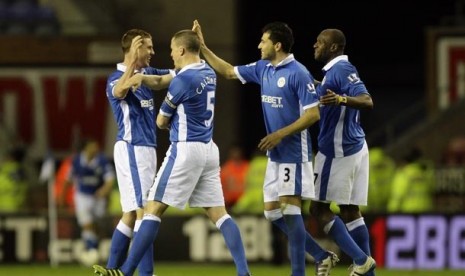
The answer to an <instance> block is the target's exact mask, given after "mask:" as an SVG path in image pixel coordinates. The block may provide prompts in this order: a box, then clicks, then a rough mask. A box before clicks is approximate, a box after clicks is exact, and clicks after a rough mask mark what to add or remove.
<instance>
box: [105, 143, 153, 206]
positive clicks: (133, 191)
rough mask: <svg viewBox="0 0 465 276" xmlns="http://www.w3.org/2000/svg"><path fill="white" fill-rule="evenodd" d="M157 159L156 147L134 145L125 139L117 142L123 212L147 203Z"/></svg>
mask: <svg viewBox="0 0 465 276" xmlns="http://www.w3.org/2000/svg"><path fill="white" fill-rule="evenodd" d="M156 160H157V155H156V151H155V148H154V147H143V146H133V145H131V144H128V143H126V142H124V141H118V142H117V143H116V144H115V148H114V162H115V168H116V176H117V181H118V188H119V191H120V200H121V206H122V209H123V212H130V211H134V210H137V209H140V208H142V207H143V206H144V205H145V203H146V200H147V193H148V190H149V189H150V187H151V185H152V183H153V179H154V178H155V173H156V164H157V161H156Z"/></svg>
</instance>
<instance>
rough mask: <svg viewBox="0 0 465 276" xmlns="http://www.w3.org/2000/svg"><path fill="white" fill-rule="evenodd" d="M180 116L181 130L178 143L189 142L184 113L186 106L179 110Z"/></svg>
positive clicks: (180, 107)
mask: <svg viewBox="0 0 465 276" xmlns="http://www.w3.org/2000/svg"><path fill="white" fill-rule="evenodd" d="M177 110H178V115H179V121H178V122H179V130H178V135H179V136H178V141H186V140H187V118H186V113H185V112H184V105H183V104H180V105H179V106H178V108H177Z"/></svg>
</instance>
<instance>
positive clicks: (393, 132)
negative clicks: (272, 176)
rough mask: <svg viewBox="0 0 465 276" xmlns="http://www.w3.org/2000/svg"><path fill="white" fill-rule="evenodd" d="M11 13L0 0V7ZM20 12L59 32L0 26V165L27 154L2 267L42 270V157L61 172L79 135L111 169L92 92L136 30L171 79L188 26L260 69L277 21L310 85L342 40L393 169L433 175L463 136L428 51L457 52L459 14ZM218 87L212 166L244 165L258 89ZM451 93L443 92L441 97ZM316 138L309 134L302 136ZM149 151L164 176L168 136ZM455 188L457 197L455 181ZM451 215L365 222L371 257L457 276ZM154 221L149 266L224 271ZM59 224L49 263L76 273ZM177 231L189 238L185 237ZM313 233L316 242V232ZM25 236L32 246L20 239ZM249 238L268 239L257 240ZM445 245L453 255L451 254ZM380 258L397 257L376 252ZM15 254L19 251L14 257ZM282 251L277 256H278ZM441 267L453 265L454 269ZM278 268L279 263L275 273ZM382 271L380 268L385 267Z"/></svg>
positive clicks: (253, 133)
mask: <svg viewBox="0 0 465 276" xmlns="http://www.w3.org/2000/svg"><path fill="white" fill-rule="evenodd" d="M20 1H21V0H2V1H0V6H1V5H11V4H12V3H13V2H20ZM24 1H28V0H24ZM31 2H34V3H36V4H38V5H42V6H50V7H51V8H52V9H53V10H54V11H55V14H56V18H57V24H56V25H52V26H51V27H50V26H49V28H48V29H47V28H42V29H40V30H39V28H36V27H33V26H35V24H36V23H34V22H31V20H30V19H31V18H29V19H27V16H26V20H25V21H26V23H27V24H26V27H24V26H23V27H24V29H21V28H19V27H17V26H16V28H13V27H11V28H10V25H12V24H13V23H18V25H20V27H21V22H13V20H11V19H9V18H8V17H7V15H6V14H4V13H0V19H1V21H0V30H1V32H2V33H1V35H0V129H1V133H2V134H1V136H0V137H1V142H2V147H1V148H0V149H1V151H0V154H3V153H5V152H6V151H7V150H8V149H9V146H11V145H18V144H20V145H23V146H25V147H26V149H27V160H28V165H29V171H30V175H32V177H31V178H30V180H31V181H30V182H31V183H29V184H30V190H31V196H30V198H29V200H28V204H27V205H25V206H24V208H22V210H21V212H19V213H2V215H0V233H1V237H2V238H1V241H2V242H1V243H0V246H1V248H2V251H1V253H2V254H1V255H0V256H1V262H5V263H11V262H13V263H14V262H20V263H23V264H24V263H29V262H34V261H38V262H47V261H48V257H49V256H48V254H49V251H48V250H50V249H49V248H48V243H47V242H46V241H47V237H48V221H47V216H48V213H47V211H46V209H47V200H46V198H47V190H46V185H45V184H44V183H41V182H40V181H38V175H39V170H40V168H41V166H42V164H43V163H44V162H43V161H44V159H45V158H46V157H47V156H49V155H48V154H49V153H51V154H52V156H53V157H54V158H55V161H56V163H57V164H58V163H59V161H60V160H61V159H62V158H63V157H65V156H66V155H67V154H69V153H70V151H71V149H72V147H73V145H74V143H75V142H76V141H78V140H79V139H80V138H82V137H83V136H89V135H90V136H94V137H97V138H98V139H99V140H100V141H101V142H102V143H103V145H104V147H105V152H106V153H107V155H108V156H111V153H112V147H113V142H114V136H115V129H114V124H113V121H112V118H111V114H110V113H109V110H108V107H107V103H106V99H105V96H104V93H101V91H103V89H104V85H105V77H106V74H107V73H108V72H111V71H112V70H113V68H114V64H115V63H116V62H119V61H120V59H121V52H120V48H119V40H120V37H121V34H122V33H124V32H125V31H126V30H127V29H129V28H133V27H137V28H142V29H146V30H148V31H149V32H150V33H152V34H153V38H154V46H155V52H156V53H155V57H154V58H153V59H152V65H153V66H156V67H161V68H164V67H171V66H172V61H171V59H170V57H169V40H170V38H171V35H172V34H173V33H174V32H176V31H178V30H180V29H185V28H191V26H192V21H193V20H194V19H199V21H200V23H201V24H202V27H203V31H204V34H205V37H206V40H207V42H208V45H209V47H210V48H211V49H212V50H214V51H215V52H216V53H217V54H218V55H219V56H221V57H224V58H225V59H226V60H228V61H231V63H232V64H244V63H248V62H251V61H255V60H256V59H258V58H259V51H258V49H257V46H258V43H259V39H260V35H261V32H260V30H261V27H263V25H264V24H266V23H268V22H270V21H275V20H279V21H285V22H287V23H289V25H290V26H291V27H292V28H293V30H294V34H295V38H296V43H295V46H294V50H293V52H294V54H295V56H296V57H297V58H298V59H299V60H300V61H301V62H302V63H304V64H305V65H306V66H307V67H308V68H309V70H310V71H311V72H312V73H313V74H314V76H315V77H316V78H321V71H320V69H321V66H322V65H321V64H318V63H316V62H315V61H314V60H313V44H314V42H315V38H316V36H317V35H318V33H319V32H320V31H321V30H322V29H324V28H329V27H335V28H340V29H342V30H343V31H344V32H345V34H346V36H347V48H346V53H347V54H348V55H349V58H350V59H351V61H352V62H353V63H354V64H356V65H357V67H358V70H359V73H360V75H361V77H362V79H363V80H364V82H365V83H366V85H367V87H368V88H369V90H370V92H371V93H372V96H373V98H374V103H375V109H374V110H372V111H370V112H369V113H368V112H367V113H365V112H363V113H362V122H363V124H364V127H365V130H366V133H367V139H368V141H369V144H370V145H371V146H381V147H383V148H384V149H386V151H387V152H388V153H389V154H391V155H392V156H393V157H395V158H396V159H400V158H401V157H402V154H403V153H405V152H408V151H409V149H411V148H413V147H419V148H421V149H422V150H423V152H424V154H425V156H427V157H429V158H431V159H432V160H434V161H435V162H438V161H439V159H440V157H441V153H442V152H443V151H444V149H445V148H446V147H447V143H448V142H449V139H450V138H451V137H453V136H456V135H465V127H463V118H464V117H465V108H464V106H465V105H464V100H463V96H464V94H465V92H463V91H462V90H460V91H449V93H450V94H452V96H450V101H449V102H446V104H445V105H442V106H439V104H438V100H437V99H438V97H439V94H440V91H441V89H440V88H441V87H440V86H439V82H440V79H438V78H439V77H438V75H439V74H440V72H439V71H438V69H437V68H438V66H439V64H441V63H442V62H444V61H443V60H441V59H440V58H441V57H442V56H441V55H439V54H438V53H437V49H438V43H439V41H440V40H441V39H442V38H446V39H447V38H452V39H459V40H460V39H463V38H464V37H465V35H464V34H465V19H464V16H465V15H464V7H465V1H459V0H457V1H453V0H445V1H428V2H423V1H401V0H391V1H376V2H374V1H372V2H368V3H363V2H354V1H351V2H349V1H320V2H304V1H294V0H291V1H275V0H272V1H245V0H239V1H234V0H223V1H212V0H210V1H209V0H199V1H183V0H174V1H162V0H158V1H149V0H144V1H138V2H137V4H135V3H133V1H129V0H114V1H111V0H103V1H90V0H86V1H76V0H75V1H73V0H61V1H58V0H55V1H54V0H42V1H39V0H38V1H34V0H31ZM308 6H309V7H308ZM55 27H56V28H55ZM461 43H462V44H459V45H458V46H457V45H455V44H454V45H453V47H454V49H458V50H457V51H458V54H456V55H455V56H454V55H452V57H451V55H449V56H447V58H449V59H452V61H451V60H447V61H449V63H451V64H452V65H455V64H457V63H459V64H462V63H464V62H463V61H464V60H465V54H464V53H465V43H463V42H461ZM457 60H458V61H457ZM446 81H449V82H451V83H453V82H455V81H458V80H456V79H455V77H454V76H452V79H450V78H449V79H447V80H446ZM218 82H219V91H218V93H217V109H216V110H217V112H216V114H215V117H216V119H215V140H216V142H217V144H218V145H219V147H220V150H221V156H222V159H223V160H224V158H225V157H226V155H227V154H226V151H227V149H228V148H229V147H230V146H231V145H233V144H240V145H241V146H243V147H244V149H245V150H246V153H247V154H248V155H249V156H250V155H251V154H252V152H253V151H254V149H255V147H256V145H257V142H258V141H259V140H260V139H261V137H263V135H264V129H263V123H262V113H261V108H260V102H259V97H257V94H258V88H257V87H256V86H254V85H241V84H239V83H238V82H237V83H236V82H230V81H226V80H225V79H222V78H220V79H219V81H218ZM450 87H453V85H452V84H450ZM459 88H460V87H459ZM459 88H456V90H459ZM462 89H463V87H462ZM446 90H447V89H446ZM449 90H450V89H449ZM163 94H164V92H161V93H155V99H156V102H158V103H159V102H160V100H161V98H162V97H163ZM431 129H434V130H435V131H431ZM317 131H318V129H316V128H312V132H314V133H316V132H317ZM158 143H159V149H158V152H159V154H158V156H159V164H161V159H162V158H163V156H164V152H165V150H166V148H167V146H168V140H167V135H163V134H162V133H161V134H160V135H159V141H158ZM462 180H463V179H462ZM459 185H461V186H460V187H463V186H464V184H463V181H462V182H461V183H459ZM459 192H460V193H462V192H463V190H459ZM458 205H459V206H454V207H455V208H446V207H447V206H436V208H437V209H438V210H439V211H441V209H444V210H445V209H448V210H451V209H452V210H453V212H452V213H447V214H443V213H441V212H435V213H434V214H430V215H433V216H430V215H411V216H410V215H408V214H400V216H396V215H392V217H391V215H386V214H373V215H369V216H367V221H368V222H370V229H372V230H373V231H375V233H378V234H380V235H381V234H383V233H384V234H386V235H387V237H388V238H386V237H385V238H384V239H383V238H379V239H378V240H377V242H378V244H377V245H375V246H378V248H382V250H381V249H380V252H381V253H379V254H394V255H395V254H397V253H398V254H397V255H395V256H397V257H398V258H397V257H396V258H397V261H399V262H397V263H396V264H394V267H396V268H407V269H417V268H428V263H429V265H430V266H431V267H429V268H430V269H433V268H434V269H440V268H454V269H463V268H464V267H465V265H464V264H463V263H464V262H465V257H464V254H465V253H464V252H465V248H463V247H464V246H463V245H461V244H462V243H463V240H464V238H465V237H464V236H465V230H462V229H463V224H464V223H463V221H464V218H463V217H462V216H460V213H461V212H462V213H463V210H464V209H463V205H464V202H463V197H462V199H461V201H459V204H458ZM238 216H239V217H240V218H239V221H242V222H241V223H242V224H241V225H242V226H243V227H244V228H246V229H249V230H250V231H252V233H265V232H266V233H269V232H270V231H271V229H270V228H266V227H267V224H266V221H263V219H262V218H261V216H260V215H247V214H239V215H238ZM113 219H114V218H112V217H110V218H109V221H110V222H113ZM165 221H166V224H167V225H165V227H166V228H167V229H172V228H171V227H169V226H168V225H170V224H171V225H172V227H175V229H178V230H179V231H180V232H176V233H172V234H173V236H172V237H171V236H169V237H167V238H161V239H160V240H162V241H165V242H167V244H166V245H163V244H161V245H160V247H161V248H163V249H165V248H166V252H170V253H171V254H172V256H171V255H170V254H168V253H167V254H165V255H164V256H163V255H161V254H158V255H156V256H157V257H158V258H160V260H169V259H170V258H171V257H172V258H173V260H177V259H176V258H181V259H180V261H185V260H197V261H201V262H203V261H215V262H222V261H224V260H227V259H228V257H227V256H225V255H224V248H223V247H221V246H220V245H218V244H216V245H215V244H214V245H211V243H210V239H211V240H213V241H216V242H218V240H217V238H218V237H216V236H215V235H214V234H212V231H211V229H210V228H208V227H209V226H207V225H206V224H205V222H204V221H203V220H201V219H200V218H199V217H197V216H187V217H186V216H177V215H174V216H171V217H169V218H167V219H166V220H165ZM192 221H194V222H192ZM396 221H401V222H400V223H399V222H397V223H396ZM375 222H376V223H375ZM389 222H391V223H393V224H392V225H390V224H389ZM61 223H62V224H61V225H60V229H59V230H60V231H61V234H63V235H65V237H64V238H66V241H64V242H63V243H64V245H63V248H64V249H63V250H64V251H63V252H68V253H69V252H71V253H69V254H68V255H66V254H64V253H63V252H61V251H60V252H61V253H63V254H61V253H60V254H61V255H60V256H61V257H63V258H66V256H68V257H69V258H68V260H67V261H66V260H65V261H63V262H64V263H69V262H73V261H74V259H73V254H78V253H73V250H74V252H79V244H78V243H77V242H75V241H76V240H78V236H77V232H76V231H74V229H76V227H75V225H74V220H73V217H72V216H67V215H63V217H62V221H61ZM196 223H197V224H198V225H197V224H196ZM18 225H19V226H18ZM27 225H29V226H27ZM31 225H32V226H31ZM186 225H187V226H186ZM191 225H196V226H191ZM308 225H309V229H310V230H312V229H315V227H313V226H312V222H311V221H309V223H308ZM389 225H390V226H389ZM396 225H397V226H396ZM398 225H404V226H398ZM405 225H407V226H405ZM431 225H433V226H431ZM186 227H187V228H189V227H193V229H194V230H192V231H193V232H192V233H193V234H192V235H194V234H199V233H203V234H202V235H204V236H202V238H203V239H206V240H209V242H207V241H205V242H204V243H201V245H196V244H192V243H190V240H189V239H190V238H191V239H192V240H197V241H198V240H202V239H198V238H197V237H191V236H189V234H186V233H185V232H182V231H181V230H182V229H184V228H186ZM198 227H200V228H198ZM202 227H203V228H202ZM205 227H206V228H205ZM247 227H249V228H247ZM268 227H269V225H268ZM399 227H400V228H399ZM435 227H436V228H435ZM18 229H33V230H27V231H26V230H25V231H19V230H18ZM199 229H201V230H199ZM422 229H427V230H426V234H425V235H424V236H422V237H423V238H424V239H425V240H418V239H416V238H415V237H417V235H416V233H423V232H421V231H422ZM249 230H247V231H249ZM28 231H31V232H28ZM183 231H187V232H188V233H189V231H188V230H183ZM202 231H203V232H202ZM312 231H314V230H312ZM247 233H249V232H247ZM29 234H31V235H30V236H29ZM167 234H168V233H167ZM314 234H315V235H316V236H318V233H314ZM66 235H68V236H66ZM270 235H271V234H270ZM409 235H412V236H409ZM374 236H376V234H375V235H374ZM27 237H29V238H31V240H27V239H28V238H27ZM252 237H254V236H253V235H252ZM257 237H261V238H264V239H266V237H267V235H258V236H257ZM269 237H270V236H269ZM389 237H394V238H393V241H391V242H390V239H389ZM24 238H25V239H26V241H25V240H24ZM410 238H411V239H410ZM175 241H176V242H178V243H180V244H181V246H177V247H176V248H179V249H180V250H179V252H178V251H170V250H169V248H171V247H172V244H173V242H175ZM258 241H260V239H258V238H257V239H251V243H250V244H249V246H250V248H249V250H255V251H254V252H255V253H254V254H257V257H256V259H254V261H258V262H269V261H275V262H276V261H277V262H279V261H280V260H276V259H275V258H276V256H272V255H270V254H271V252H272V250H271V247H266V246H262V244H260V243H258ZM403 241H405V242H406V243H405V244H404V245H405V246H404V247H402V246H400V247H399V244H400V243H402V242H403ZM322 242H327V241H325V240H323V241H322ZM66 243H67V244H66ZM75 243H76V245H75ZM265 243H266V242H265ZM392 243H394V245H392ZM266 244H269V245H270V246H272V244H270V243H266ZM425 244H426V245H427V246H426V247H425V246H424V245H425ZM453 244H456V245H458V247H452V246H451V245H453ZM205 246H207V247H205ZM208 246H210V247H208ZM328 246H332V245H331V244H328ZM390 246H394V247H395V248H397V250H398V251H392V250H387V249H386V248H390ZM396 246H397V247H396ZM203 247H205V248H203ZM24 248H29V249H30V250H29V251H28V250H26V251H24ZM76 248H77V249H76ZM199 248H203V249H202V250H200V249H199ZM189 250H191V251H195V252H194V253H192V252H190V251H189ZM199 250H200V251H201V252H200V253H199ZM215 250H216V251H215ZM454 250H455V251H454ZM102 251H105V248H103V249H102ZM161 251H163V250H161ZM282 251H284V253H283V254H284V255H285V249H282ZM18 252H19V253H18ZM27 252H29V254H30V255H28V253H27ZM187 252H190V253H189V254H187ZM438 252H439V253H438ZM281 253H282V252H281ZM22 254H25V255H22ZM190 254H194V255H190ZM196 254H197V255H196ZM383 256H384V255H383ZM399 256H400V257H399ZM451 257H453V258H455V259H454V260H455V261H456V262H453V261H451ZM164 258H167V259H164ZM196 258H197V259H196ZM283 258H284V259H285V257H282V256H281V261H282V259H283ZM380 258H382V259H384V260H387V257H386V256H384V257H380ZM278 259H279V257H278ZM422 261H424V262H423V263H422ZM428 261H429V262H428ZM382 263H383V262H382ZM384 263H385V262H384ZM451 264H453V265H451ZM422 265H425V266H426V267H422Z"/></svg>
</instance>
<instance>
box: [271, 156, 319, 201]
mask: <svg viewBox="0 0 465 276" xmlns="http://www.w3.org/2000/svg"><path fill="white" fill-rule="evenodd" d="M289 195H297V196H301V197H302V199H313V198H314V197H315V190H314V187H313V165H312V162H303V163H277V162H273V161H271V160H270V159H268V164H267V166H266V173H265V183H264V184H263V196H264V202H270V201H279V197H280V196H289Z"/></svg>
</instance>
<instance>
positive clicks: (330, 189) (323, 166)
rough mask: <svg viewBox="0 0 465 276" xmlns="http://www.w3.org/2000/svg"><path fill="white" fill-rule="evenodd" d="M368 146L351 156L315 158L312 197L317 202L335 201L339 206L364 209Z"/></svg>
mask: <svg viewBox="0 0 465 276" xmlns="http://www.w3.org/2000/svg"><path fill="white" fill-rule="evenodd" d="M368 158H369V157H368V146H367V144H366V143H365V145H364V146H363V148H362V150H360V151H359V152H357V153H355V154H352V155H350V156H345V157H338V158H332V159H329V158H326V156H325V155H324V154H322V153H321V152H318V153H317V155H316V157H315V194H316V199H317V200H318V201H325V202H330V201H334V202H336V203H337V204H340V205H349V204H350V205H367V197H368V168H369V163H368V161H369V160H368Z"/></svg>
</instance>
